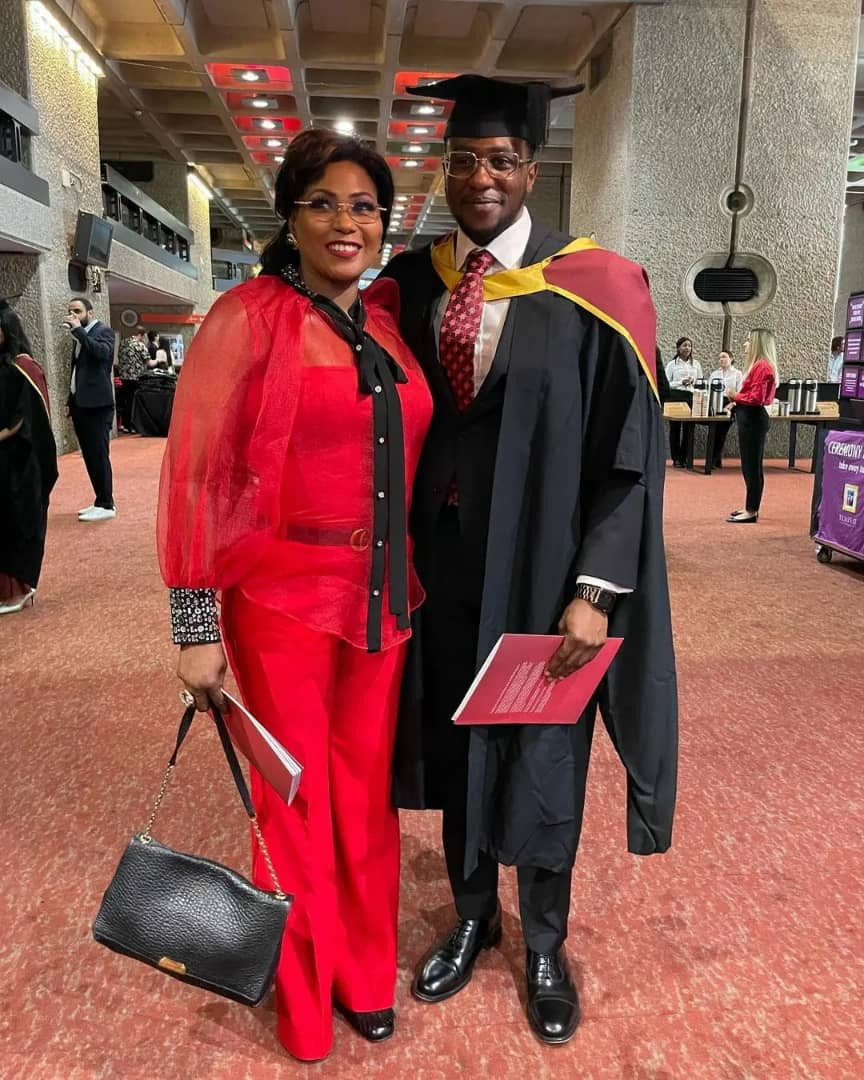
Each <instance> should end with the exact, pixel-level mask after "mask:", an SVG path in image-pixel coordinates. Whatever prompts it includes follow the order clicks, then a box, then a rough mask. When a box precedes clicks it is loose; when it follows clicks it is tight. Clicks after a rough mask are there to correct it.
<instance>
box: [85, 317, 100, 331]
mask: <svg viewBox="0 0 864 1080" xmlns="http://www.w3.org/2000/svg"><path fill="white" fill-rule="evenodd" d="M97 322H99V320H98V319H91V320H90V322H88V323H87V325H86V326H82V327H81V329H82V330H83V331H84V333H85V334H89V333H90V331H91V330H92V329H93V327H94V326H95V325H96V323H97Z"/></svg>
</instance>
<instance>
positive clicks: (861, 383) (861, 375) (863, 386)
mask: <svg viewBox="0 0 864 1080" xmlns="http://www.w3.org/2000/svg"><path fill="white" fill-rule="evenodd" d="M858 397H859V398H864V368H858Z"/></svg>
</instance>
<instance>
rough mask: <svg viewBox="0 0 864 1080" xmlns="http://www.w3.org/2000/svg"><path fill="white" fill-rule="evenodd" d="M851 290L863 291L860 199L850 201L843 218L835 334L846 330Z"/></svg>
mask: <svg viewBox="0 0 864 1080" xmlns="http://www.w3.org/2000/svg"><path fill="white" fill-rule="evenodd" d="M857 199H858V197H857V196H856V200H857ZM853 292H864V202H861V201H855V202H851V203H850V204H849V205H848V206H847V207H846V215H845V217H844V219H843V250H842V252H841V255H840V276H839V279H838V282H837V304H836V306H835V308H834V333H835V335H836V334H845V332H846V303H847V301H848V299H849V294H850V293H853Z"/></svg>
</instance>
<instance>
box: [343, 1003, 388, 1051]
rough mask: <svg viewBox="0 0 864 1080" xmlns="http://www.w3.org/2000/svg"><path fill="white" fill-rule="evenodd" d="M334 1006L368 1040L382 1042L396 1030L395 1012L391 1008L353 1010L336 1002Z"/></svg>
mask: <svg viewBox="0 0 864 1080" xmlns="http://www.w3.org/2000/svg"><path fill="white" fill-rule="evenodd" d="M336 1008H337V1009H338V1010H339V1012H340V1013H342V1015H343V1016H344V1017H345V1019H346V1020H347V1021H348V1023H349V1024H350V1025H351V1027H353V1028H354V1030H355V1031H356V1032H358V1033H359V1034H360V1035H362V1036H363V1038H364V1039H366V1040H367V1041H368V1042H384V1040H385V1039H389V1038H390V1036H391V1035H392V1034H393V1032H394V1031H395V1030H396V1014H395V1013H394V1012H393V1010H392V1009H378V1010H376V1011H375V1012H354V1011H353V1010H352V1009H346V1008H345V1006H344V1005H340V1004H339V1003H338V1002H337V1003H336Z"/></svg>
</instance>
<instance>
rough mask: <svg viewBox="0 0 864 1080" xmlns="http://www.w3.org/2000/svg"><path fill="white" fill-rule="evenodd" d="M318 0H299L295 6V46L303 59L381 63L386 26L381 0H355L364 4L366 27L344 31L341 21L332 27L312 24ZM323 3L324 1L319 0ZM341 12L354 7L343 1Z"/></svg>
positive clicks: (384, 9)
mask: <svg viewBox="0 0 864 1080" xmlns="http://www.w3.org/2000/svg"><path fill="white" fill-rule="evenodd" d="M318 2H319V0H300V2H299V3H298V5H297V29H296V35H297V49H298V52H299V54H300V56H301V57H302V59H303V60H306V61H312V62H313V63H321V62H328V63H337V62H341V63H345V64H383V63H384V60H385V58H386V53H387V49H386V44H387V25H386V5H385V0H371V3H370V2H368V0H357V3H358V5H359V6H360V7H361V8H363V7H365V6H366V5H367V4H368V11H367V27H366V29H365V30H364V31H363V32H358V31H353V32H352V31H350V30H346V24H345V20H344V19H343V20H342V21H341V23H339V24H336V26H335V27H334V29H332V30H322V29H319V28H318V26H317V25H316V21H315V15H314V14H313V7H314V5H315V4H317V3H318ZM321 2H324V0H321ZM342 8H343V11H344V12H345V13H347V12H350V11H351V10H353V8H354V0H352V3H351V4H350V5H346V4H343V5H342Z"/></svg>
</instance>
